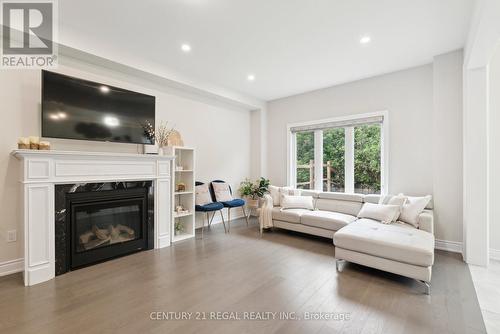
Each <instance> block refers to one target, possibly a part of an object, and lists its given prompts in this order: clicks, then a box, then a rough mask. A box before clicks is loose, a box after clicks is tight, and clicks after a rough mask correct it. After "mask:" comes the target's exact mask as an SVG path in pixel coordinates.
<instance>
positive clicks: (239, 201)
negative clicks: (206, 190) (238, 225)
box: [210, 180, 248, 233]
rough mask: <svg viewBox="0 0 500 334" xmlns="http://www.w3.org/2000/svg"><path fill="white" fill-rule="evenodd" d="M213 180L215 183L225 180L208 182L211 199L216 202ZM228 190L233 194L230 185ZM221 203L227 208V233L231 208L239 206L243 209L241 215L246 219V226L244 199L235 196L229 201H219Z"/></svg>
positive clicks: (229, 227) (246, 217)
mask: <svg viewBox="0 0 500 334" xmlns="http://www.w3.org/2000/svg"><path fill="white" fill-rule="evenodd" d="M213 182H216V183H226V182H225V181H222V180H214V181H212V182H211V183H210V193H211V195H212V201H214V202H216V201H217V200H216V198H215V192H214V187H213V186H212V183H213ZM229 191H230V192H231V195H232V194H233V189H231V186H229ZM221 203H222V205H223V206H224V207H225V208H227V232H228V233H229V231H230V229H231V209H233V208H240V207H241V209H242V210H243V215H244V216H245V219H246V221H247V226H248V216H247V213H246V211H245V200H243V199H241V198H235V199H233V200H231V201H227V202H221Z"/></svg>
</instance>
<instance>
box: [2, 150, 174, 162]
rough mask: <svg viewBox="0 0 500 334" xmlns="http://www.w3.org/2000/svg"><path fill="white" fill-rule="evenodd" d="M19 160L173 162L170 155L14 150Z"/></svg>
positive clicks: (14, 154)
mask: <svg viewBox="0 0 500 334" xmlns="http://www.w3.org/2000/svg"><path fill="white" fill-rule="evenodd" d="M11 154H12V155H13V156H15V157H16V158H18V159H23V158H25V157H29V156H31V157H58V156H63V157H64V156H66V157H68V156H69V157H96V158H102V157H115V158H125V159H130V158H133V159H140V160H173V159H174V157H173V156H170V155H156V154H135V153H116V152H87V151H54V150H13V151H12V153H11Z"/></svg>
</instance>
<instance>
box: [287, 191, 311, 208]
mask: <svg viewBox="0 0 500 334" xmlns="http://www.w3.org/2000/svg"><path fill="white" fill-rule="evenodd" d="M286 209H307V210H314V204H313V197H312V196H290V195H283V196H282V197H281V210H286Z"/></svg>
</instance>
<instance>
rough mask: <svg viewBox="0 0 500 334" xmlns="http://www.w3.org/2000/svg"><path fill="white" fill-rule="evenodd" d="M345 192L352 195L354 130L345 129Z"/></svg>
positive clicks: (350, 128) (351, 128)
mask: <svg viewBox="0 0 500 334" xmlns="http://www.w3.org/2000/svg"><path fill="white" fill-rule="evenodd" d="M344 168H345V169H344V172H345V180H344V182H345V184H344V185H345V192H346V193H351V194H352V193H354V128H353V127H351V126H350V127H346V128H345V165H344Z"/></svg>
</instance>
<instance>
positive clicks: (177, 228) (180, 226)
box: [174, 220, 184, 235]
mask: <svg viewBox="0 0 500 334" xmlns="http://www.w3.org/2000/svg"><path fill="white" fill-rule="evenodd" d="M183 230H184V223H183V222H182V221H180V220H176V221H175V226H174V233H175V235H179V234H181V233H182V231H183Z"/></svg>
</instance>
